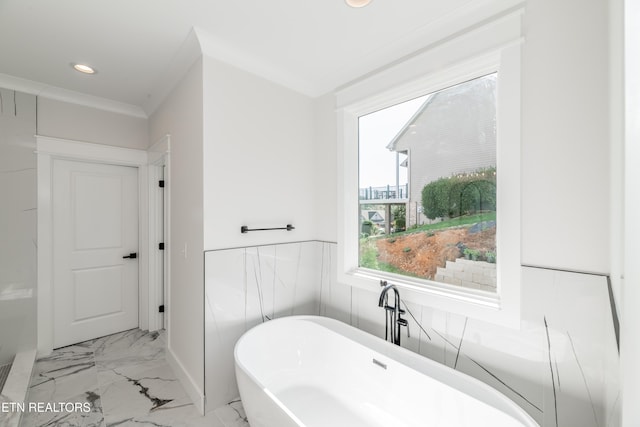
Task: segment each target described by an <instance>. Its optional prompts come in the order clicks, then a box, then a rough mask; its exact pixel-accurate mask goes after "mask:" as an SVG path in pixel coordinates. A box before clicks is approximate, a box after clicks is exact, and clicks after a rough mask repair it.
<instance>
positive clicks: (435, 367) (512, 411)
mask: <svg viewBox="0 0 640 427" xmlns="http://www.w3.org/2000/svg"><path fill="white" fill-rule="evenodd" d="M294 321H310V322H313V323H316V324H318V325H320V326H323V327H325V328H327V329H329V330H332V331H333V332H334V333H337V334H340V335H342V336H344V337H346V338H348V339H350V340H353V341H355V342H357V343H359V344H361V345H364V346H366V347H368V348H370V349H371V350H373V351H376V352H378V353H380V354H381V355H383V356H384V357H387V358H389V359H391V360H393V361H394V362H397V363H400V364H402V365H405V366H406V367H408V368H410V369H413V370H415V371H417V372H419V373H421V374H422V375H426V376H429V377H431V378H433V379H435V380H437V381H440V382H443V383H445V384H447V385H449V386H451V387H454V388H456V389H457V390H459V391H461V392H463V393H465V394H467V395H469V396H471V397H473V398H475V399H477V400H479V401H481V402H483V403H485V404H487V405H489V406H492V407H494V408H496V409H498V410H500V411H502V412H504V413H505V414H508V415H510V416H511V417H513V418H514V419H516V420H518V421H519V422H521V423H522V425H523V427H540V425H539V424H538V423H537V422H536V421H535V420H534V419H533V417H532V416H531V415H529V413H527V411H525V410H524V409H523V408H522V407H521V406H519V405H518V404H517V403H515V402H514V401H513V400H512V399H510V398H509V397H507V396H506V395H505V394H503V393H502V392H501V391H499V390H497V389H495V388H494V387H491V386H490V385H488V384H486V383H484V382H482V381H480V380H479V379H477V378H474V377H472V376H471V375H468V374H465V373H464V372H460V371H457V370H455V369H453V368H451V367H449V366H446V365H444V364H442V363H439V362H436V361H434V360H431V359H429V358H427V357H425V356H422V355H419V354H417V353H415V352H413V351H411V350H408V349H406V348H404V347H400V346H397V345H394V344H392V343H390V342H388V341H385V340H383V339H381V338H378V337H377V336H375V335H372V334H370V333H368V332H366V331H363V330H361V329H358V328H356V327H354V326H351V325H349V324H347V323H344V322H342V321H340V320H336V319H333V318H329V317H325V316H317V315H295V316H285V317H280V318H277V319H273V320H269V321H267V322H264V323H261V324H259V325H256V326H254V327H253V328H251V329H249V330H248V331H246V332H245V333H244V334H243V335H242V336H241V337H240V339H238V341H237V342H236V345H235V347H234V351H233V356H234V363H235V366H236V369H241V370H242V372H243V374H244V375H246V376H247V377H248V378H249V379H251V381H253V382H254V383H255V384H256V385H258V386H259V387H260V388H261V389H262V390H263V391H265V392H266V393H268V394H269V395H270V397H271V398H272V399H273V400H274V401H275V403H276V404H277V405H278V406H279V407H280V409H282V410H284V411H285V412H287V413H289V414H290V411H289V410H288V408H286V407H285V405H283V404H282V403H281V402H280V401H279V399H277V397H276V396H275V395H273V394H272V393H271V392H269V389H268V387H266V386H265V385H264V384H263V383H262V381H260V380H259V379H258V378H257V377H256V376H255V375H254V374H253V373H252V372H251V370H250V369H248V368H247V367H246V365H245V364H244V363H243V361H242V358H241V354H240V351H241V349H240V347H241V346H242V342H244V341H245V340H248V339H250V338H251V336H252V335H254V334H256V333H259V330H260V329H261V328H262V327H264V326H265V325H270V326H269V327H273V324H274V322H276V323H286V322H294ZM434 372H435V373H436V374H437V375H436V376H434V375H432V374H433V373H434ZM447 376H452V378H453V379H454V381H451V382H449V381H444V379H445V377H447ZM465 383H466V384H467V385H468V386H469V389H462V388H460V387H459V385H460V384H465ZM241 397H242V396H241ZM489 397H490V398H489Z"/></svg>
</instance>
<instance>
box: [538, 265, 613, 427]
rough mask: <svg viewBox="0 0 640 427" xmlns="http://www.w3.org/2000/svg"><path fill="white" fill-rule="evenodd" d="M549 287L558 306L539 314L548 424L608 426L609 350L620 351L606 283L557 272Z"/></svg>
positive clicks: (548, 289)
mask: <svg viewBox="0 0 640 427" xmlns="http://www.w3.org/2000/svg"><path fill="white" fill-rule="evenodd" d="M543 288H544V289H543V290H544V292H545V294H546V295H547V297H548V298H549V300H550V301H553V304H547V306H545V307H544V310H541V311H542V313H540V314H539V315H541V317H542V319H541V322H542V323H543V325H544V328H545V335H546V342H545V350H546V355H547V369H546V372H547V375H546V378H547V381H546V383H545V403H547V405H548V406H549V408H550V410H549V411H548V412H547V411H545V423H548V425H560V426H562V425H570V424H572V425H580V426H584V427H591V426H594V427H598V426H603V425H606V422H607V410H606V408H605V404H606V402H607V395H606V394H607V386H606V384H605V378H606V375H607V373H606V372H605V363H604V362H605V360H606V358H607V350H606V349H605V345H608V346H610V347H613V348H615V347H614V346H615V337H614V331H613V323H612V320H611V308H610V305H609V299H608V288H607V282H606V278H605V277H601V276H594V275H587V274H575V273H566V272H558V271H555V272H552V280H549V281H547V282H546V283H545V284H544V285H543ZM568 307H571V309H570V310H568V309H567V308H568ZM575 313H583V315H579V316H576V315H575Z"/></svg>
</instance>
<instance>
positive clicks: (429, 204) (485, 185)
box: [422, 167, 496, 219]
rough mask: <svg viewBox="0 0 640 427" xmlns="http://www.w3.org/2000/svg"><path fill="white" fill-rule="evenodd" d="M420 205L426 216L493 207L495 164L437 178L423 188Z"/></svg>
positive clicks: (454, 213)
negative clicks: (465, 172)
mask: <svg viewBox="0 0 640 427" xmlns="http://www.w3.org/2000/svg"><path fill="white" fill-rule="evenodd" d="M422 208H423V210H424V214H425V215H426V216H427V218H429V219H436V218H445V217H449V218H455V217H458V216H462V215H468V214H472V213H476V212H479V211H495V210H496V168H495V167H491V168H486V169H479V170H477V171H476V172H473V173H467V174H459V175H452V176H451V177H449V178H440V179H437V180H435V181H432V182H430V183H429V184H427V185H425V186H424V188H423V189H422Z"/></svg>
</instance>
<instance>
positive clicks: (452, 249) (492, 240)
mask: <svg viewBox="0 0 640 427" xmlns="http://www.w3.org/2000/svg"><path fill="white" fill-rule="evenodd" d="M376 246H377V249H378V253H379V256H378V261H379V262H384V263H388V264H391V265H393V266H394V267H396V268H399V269H401V270H404V271H406V272H407V273H409V274H413V275H416V276H420V277H425V278H428V279H433V277H434V275H435V273H436V270H437V268H438V267H444V266H445V265H446V262H447V261H454V260H455V259H456V258H461V257H464V249H465V248H469V249H475V250H478V251H480V252H481V253H484V252H486V251H490V252H495V251H496V229H495V227H492V228H489V229H486V230H482V231H479V232H476V233H469V227H462V228H453V229H447V230H440V231H431V232H429V231H427V232H418V233H412V234H406V235H403V236H398V237H393V236H391V237H388V238H385V239H380V240H378V241H377V242H376Z"/></svg>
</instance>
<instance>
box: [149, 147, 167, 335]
mask: <svg viewBox="0 0 640 427" xmlns="http://www.w3.org/2000/svg"><path fill="white" fill-rule="evenodd" d="M169 147H170V136H169V135H165V136H164V137H163V138H162V139H161V140H160V141H158V142H156V143H155V144H153V145H152V146H151V147H149V149H148V150H147V153H148V156H149V169H148V171H149V189H148V194H149V224H148V225H149V248H150V249H151V253H152V256H150V257H149V296H148V301H149V330H150V331H155V330H158V329H163V328H164V325H165V324H167V323H168V322H167V318H168V315H169V313H168V310H167V311H165V313H164V315H165V321H164V324H163V322H162V316H161V315H160V313H159V312H158V310H157V305H158V300H159V299H160V298H159V293H160V289H158V288H157V287H156V286H153V284H157V283H158V282H159V280H158V278H157V275H158V264H159V263H160V258H159V257H164V263H163V265H164V271H163V276H164V283H165V288H166V289H167V290H168V289H169V286H170V283H169V280H170V277H169V274H168V273H169V260H170V251H169V249H168V248H169V242H168V240H169V239H168V237H169V233H168V227H169V223H170V221H169V212H168V207H169V205H168V200H169V198H170V190H169V186H168V185H165V187H164V190H159V187H158V184H157V182H158V181H159V179H160V174H161V173H162V168H163V167H164V168H165V171H164V173H165V176H164V180H165V183H168V182H169V179H168V175H169V153H170V148H169ZM159 191H164V208H163V209H164V231H163V234H164V244H165V250H164V251H159V250H156V245H157V244H158V242H160V237H159V236H158V233H157V231H158V226H159V225H160V224H159V223H158V221H159V220H160V218H161V216H160V212H157V206H158V199H157V197H158V196H159ZM164 304H165V306H167V307H168V306H169V293H168V292H165V293H164ZM167 339H169V337H168V336H167Z"/></svg>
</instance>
